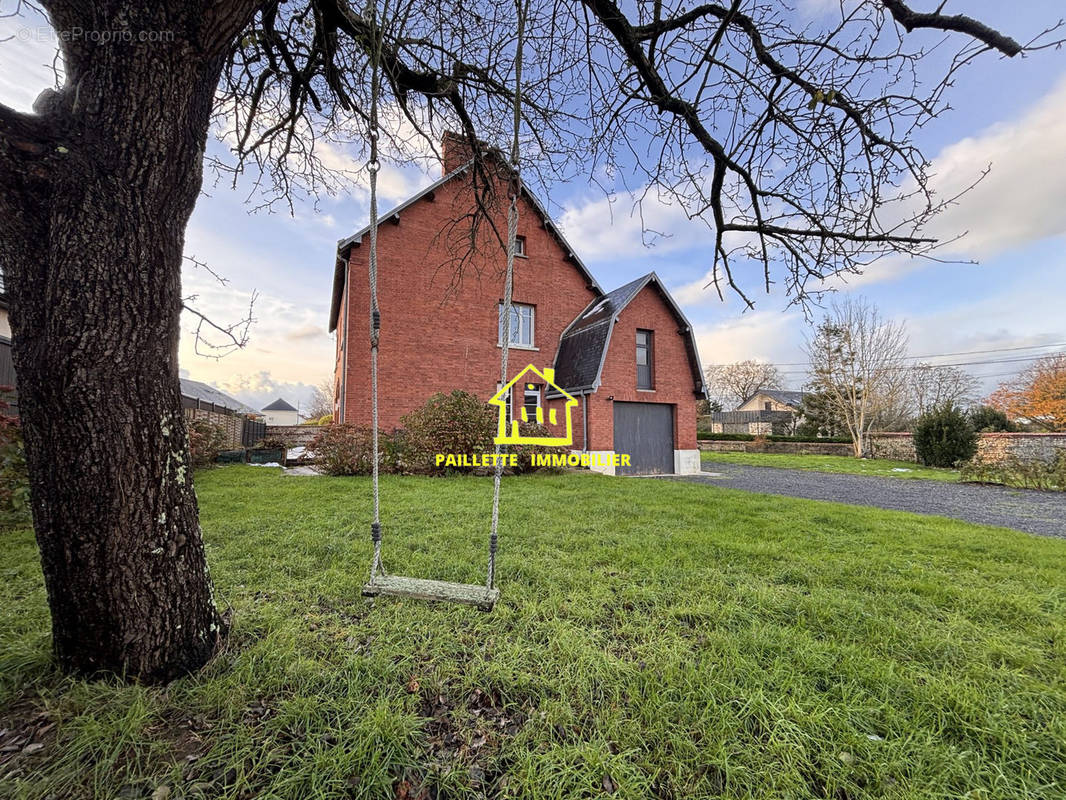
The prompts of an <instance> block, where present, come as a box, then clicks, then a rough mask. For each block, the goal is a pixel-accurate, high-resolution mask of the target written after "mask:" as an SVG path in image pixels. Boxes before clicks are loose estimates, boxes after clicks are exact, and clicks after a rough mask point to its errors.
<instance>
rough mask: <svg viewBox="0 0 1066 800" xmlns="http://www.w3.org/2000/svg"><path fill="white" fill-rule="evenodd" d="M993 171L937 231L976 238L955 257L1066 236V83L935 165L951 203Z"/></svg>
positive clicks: (955, 247)
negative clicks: (1018, 115)
mask: <svg viewBox="0 0 1066 800" xmlns="http://www.w3.org/2000/svg"><path fill="white" fill-rule="evenodd" d="M989 165H991V168H992V169H991V172H990V173H989V175H988V176H987V177H986V178H985V179H984V180H983V181H981V183H979V184H978V185H977V186H976V187H975V188H974V189H973V190H972V191H970V192H969V193H967V194H965V195H963V197H962V198H960V199H959V202H958V204H957V205H956V206H954V207H953V208H951V209H949V210H948V211H946V212H945V213H944V214H942V215H941V216H940V217H938V218H937V219H936V220H935V221H934V222H933V223H932V225H931V226H930V228H929V232H930V233H932V234H933V235H935V236H938V237H940V238H949V237H952V236H955V235H957V234H959V233H963V232H966V231H968V233H967V235H966V236H965V238H963V239H961V240H960V241H959V242H957V243H953V244H950V245H948V246H947V247H946V250H947V251H949V252H951V253H955V254H959V255H962V256H967V257H970V258H978V259H986V258H989V257H991V256H994V255H996V254H998V253H1001V252H1003V251H1005V250H1009V249H1011V248H1015V247H1019V246H1021V245H1025V244H1028V243H1030V242H1035V241H1038V240H1040V239H1045V238H1048V237H1052V236H1062V235H1063V234H1066V78H1063V79H1062V80H1060V81H1059V82H1058V84H1057V85H1056V86H1055V88H1053V89H1052V90H1051V91H1050V92H1049V93H1048V94H1046V95H1045V96H1044V97H1043V98H1041V99H1040V100H1039V101H1038V102H1037V103H1036V104H1035V105H1033V106H1032V107H1031V108H1030V109H1029V110H1028V111H1026V112H1025V113H1024V114H1022V116H1020V117H1019V118H1018V119H1016V120H1012V121H1010V122H1001V123H998V124H996V125H993V126H992V127H990V128H988V129H986V130H985V131H982V132H981V133H980V134H978V135H976V136H972V137H967V138H965V139H962V140H961V141H958V142H956V143H955V144H952V145H950V146H948V147H946V148H944V149H943V150H942V151H941V152H940V153H939V154H938V155H937V156H936V158H934V159H933V167H932V170H931V172H932V174H933V180H932V182H933V187H934V188H935V189H936V191H937V193H938V195H939V196H940V197H942V198H947V197H951V196H953V195H955V194H957V193H958V192H960V191H962V190H964V189H965V188H966V187H967V186H969V185H970V184H971V183H973V181H974V179H975V178H977V177H978V175H979V174H980V172H981V170H982V169H984V168H985V167H987V166H989Z"/></svg>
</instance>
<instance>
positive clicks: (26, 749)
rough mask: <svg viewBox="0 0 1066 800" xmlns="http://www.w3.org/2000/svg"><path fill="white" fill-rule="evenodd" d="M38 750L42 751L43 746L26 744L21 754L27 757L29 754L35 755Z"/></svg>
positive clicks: (38, 743) (37, 743) (35, 743)
mask: <svg viewBox="0 0 1066 800" xmlns="http://www.w3.org/2000/svg"><path fill="white" fill-rule="evenodd" d="M38 750H44V745H43V744H41V743H40V742H34V743H33V744H28V745H26V746H25V747H23V748H22V752H23V753H25V754H26V755H29V754H30V753H36V752H37V751H38Z"/></svg>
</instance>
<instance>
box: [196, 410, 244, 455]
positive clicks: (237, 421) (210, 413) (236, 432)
mask: <svg viewBox="0 0 1066 800" xmlns="http://www.w3.org/2000/svg"><path fill="white" fill-rule="evenodd" d="M183 411H184V412H185V419H187V420H188V421H189V422H192V421H193V420H194V419H206V420H207V421H208V422H210V423H211V424H212V425H218V426H219V427H220V428H222V430H224V431H225V432H226V446H227V447H240V446H241V432H242V431H243V430H244V417H239V416H237V415H235V414H232V413H229V412H222V411H214V410H210V409H206V408H185V409H183Z"/></svg>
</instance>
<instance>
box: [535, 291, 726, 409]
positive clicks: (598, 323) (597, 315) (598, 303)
mask: <svg viewBox="0 0 1066 800" xmlns="http://www.w3.org/2000/svg"><path fill="white" fill-rule="evenodd" d="M649 285H653V286H655V288H656V289H658V291H659V294H660V296H661V297H662V298H663V300H665V301H666V305H667V306H668V307H669V308H670V310H671V311H672V312H673V313H674V316H675V317H676V318H677V321H678V324H679V326H680V329H679V330H678V333H680V334H681V335H682V336H684V339H685V350H686V351H687V352H688V357H689V364H690V366H691V367H692V378H693V383H694V385H695V391H696V392H697V393H700V394H706V391H707V388H706V386H705V385H704V381H703V368H702V367H701V366H700V356H699V353H698V352H697V350H696V340H695V337H694V336H693V333H692V325H690V324H689V321H688V319H686V318H685V315H684V313H683V312H682V311H681V308H680V306H678V304H677V303H676V302H675V301H674V298H673V297H671V296H670V293H669V292H668V291H667V290H666V287H665V286H664V285H663V282H662V280H661V279H660V278H659V276H658V275H656V274H655V273H654V272H649V273H648V274H647V275H643V276H641V277H639V278H637V279H636V280H634V281H630V282H629V283H627V284H625V285H624V286H619V287H618V288H617V289H614V290H613V291H610V292H607V294H602V295H600V296H599V297H597V298H596V299H595V300H593V301H592V302H591V303H589V304H588V305H587V306H586V307H585V310H584V311H582V312H581V313H580V314H578V315H577V318H576V319H574V321H573V322H571V323H570V324H569V325H568V326H567V327H566V330H564V331H563V334H562V336H561V337H560V339H559V350H558V351H557V352H556V354H555V382H556V383H557V384H558V385H559V386H562V387H564V388H565V389H566V390H567V391H570V392H582V391H588V390H595V389H596V388H598V387H599V385H600V376H601V374H602V372H603V362H604V359H606V358H607V348H608V345H609V344H610V341H611V333H612V331H613V330H614V324H615V323H616V322H617V321H618V316H619V315H620V314H621V313H622V311H623V310H625V307H626V306H628V305H629V304H630V303H631V302H632V301H633V298H635V297H636V296H637V295H638V294H640V292H641V290H642V289H644V287H646V286H649Z"/></svg>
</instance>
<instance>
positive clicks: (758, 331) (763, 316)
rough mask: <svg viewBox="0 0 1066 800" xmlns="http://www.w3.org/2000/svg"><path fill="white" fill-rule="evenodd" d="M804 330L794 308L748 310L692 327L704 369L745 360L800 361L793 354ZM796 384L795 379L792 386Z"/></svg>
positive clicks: (799, 380)
mask: <svg viewBox="0 0 1066 800" xmlns="http://www.w3.org/2000/svg"><path fill="white" fill-rule="evenodd" d="M805 330H806V326H805V322H804V319H803V315H802V314H801V313H799V311H796V310H794V309H793V310H789V311H749V312H748V313H746V314H741V315H739V316H736V317H733V318H730V319H727V320H723V321H721V322H717V323H711V324H702V325H701V324H697V325H695V326H694V332H695V335H696V346H697V347H698V348H699V352H700V360H701V361H702V363H703V366H704V367H707V366H709V365H711V364H732V363H734V362H736V361H744V360H746V359H749V358H750V359H754V360H756V361H766V362H771V363H790V362H794V361H800V360H802V358H801V357H797V352H798V351H799V347H798V346H799V344H800V343H801V342H802V340H803V335H804V332H805ZM788 377H792V376H788ZM800 382H802V381H801V379H800V378H799V377H798V376H797V379H796V383H797V384H798V383H800Z"/></svg>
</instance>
